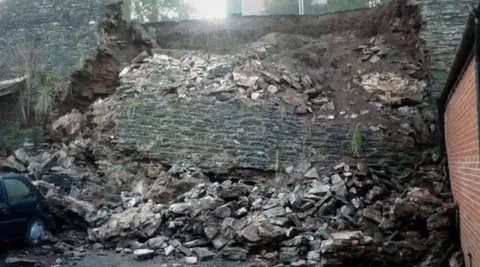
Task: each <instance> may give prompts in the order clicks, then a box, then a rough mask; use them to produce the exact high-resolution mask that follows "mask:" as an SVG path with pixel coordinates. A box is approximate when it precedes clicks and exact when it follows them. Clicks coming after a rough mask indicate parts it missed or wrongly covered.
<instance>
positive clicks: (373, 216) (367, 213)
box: [363, 207, 383, 224]
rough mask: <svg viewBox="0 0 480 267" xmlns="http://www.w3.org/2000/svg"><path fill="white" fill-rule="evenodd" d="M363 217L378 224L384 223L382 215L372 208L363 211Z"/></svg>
mask: <svg viewBox="0 0 480 267" xmlns="http://www.w3.org/2000/svg"><path fill="white" fill-rule="evenodd" d="M363 217H365V218H367V219H370V220H372V221H374V222H376V223H378V224H380V223H381V222H382V221H383V216H382V213H381V212H380V211H378V210H375V209H374V208H372V207H368V208H366V209H364V210H363Z"/></svg>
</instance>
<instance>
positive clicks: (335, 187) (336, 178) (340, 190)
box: [331, 174, 347, 198]
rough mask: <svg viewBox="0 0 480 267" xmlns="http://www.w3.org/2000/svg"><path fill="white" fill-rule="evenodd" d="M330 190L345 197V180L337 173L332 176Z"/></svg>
mask: <svg viewBox="0 0 480 267" xmlns="http://www.w3.org/2000/svg"><path fill="white" fill-rule="evenodd" d="M331 190H332V192H335V195H336V196H339V197H342V198H345V197H346V196H347V186H346V185H345V181H344V180H343V179H342V177H341V176H340V175H338V174H335V175H333V176H332V186H331Z"/></svg>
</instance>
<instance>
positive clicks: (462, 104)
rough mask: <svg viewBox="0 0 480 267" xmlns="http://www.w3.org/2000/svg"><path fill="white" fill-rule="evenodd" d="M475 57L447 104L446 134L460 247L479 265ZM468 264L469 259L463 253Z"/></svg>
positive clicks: (479, 175)
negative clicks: (458, 222)
mask: <svg viewBox="0 0 480 267" xmlns="http://www.w3.org/2000/svg"><path fill="white" fill-rule="evenodd" d="M477 120H478V117H477V90H476V75H475V60H472V61H471V62H470V64H469V66H468V68H467V70H466V72H465V73H464V74H463V77H462V79H461V81H460V82H459V84H458V85H457V87H456V88H455V91H454V93H453V95H452V97H451V99H450V102H449V103H448V105H447V109H446V113H445V134H446V142H447V153H448V163H449V169H450V179H451V183H452V190H453V195H454V197H455V199H456V201H457V202H458V205H459V208H460V229H461V240H462V248H463V252H464V254H465V255H468V254H469V253H471V254H472V262H473V264H472V266H475V267H476V266H480V159H479V152H480V151H479V143H478V138H479V137H478V121H477ZM465 260H466V264H467V267H470V266H469V259H468V257H466V259H465Z"/></svg>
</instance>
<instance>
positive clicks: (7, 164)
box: [2, 156, 27, 173]
mask: <svg viewBox="0 0 480 267" xmlns="http://www.w3.org/2000/svg"><path fill="white" fill-rule="evenodd" d="M2 168H5V169H7V170H9V171H13V172H17V173H24V172H26V171H27V168H25V166H23V165H22V164H21V163H19V162H18V161H17V160H16V159H15V157H14V156H10V157H8V158H6V159H5V160H4V161H3V162H2Z"/></svg>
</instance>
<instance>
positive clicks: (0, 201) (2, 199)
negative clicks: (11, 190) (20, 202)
mask: <svg viewBox="0 0 480 267" xmlns="http://www.w3.org/2000/svg"><path fill="white" fill-rule="evenodd" d="M4 203H5V196H4V194H3V186H2V183H1V182H0V204H4Z"/></svg>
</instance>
